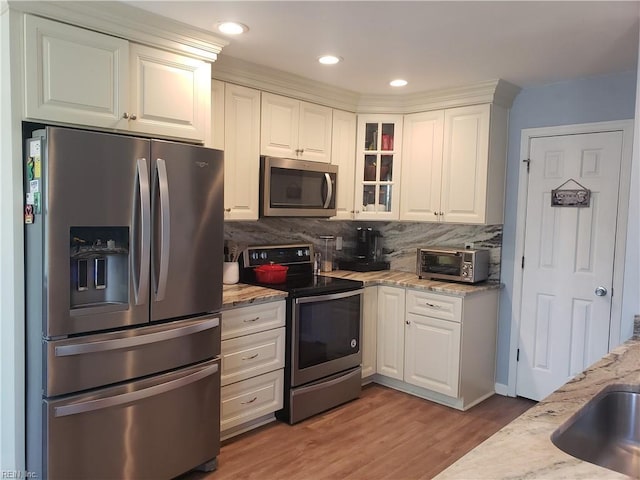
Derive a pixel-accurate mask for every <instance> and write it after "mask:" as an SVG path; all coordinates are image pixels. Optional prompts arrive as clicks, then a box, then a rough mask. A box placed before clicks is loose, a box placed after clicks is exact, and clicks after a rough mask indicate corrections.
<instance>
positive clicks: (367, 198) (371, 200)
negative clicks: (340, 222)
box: [362, 185, 376, 211]
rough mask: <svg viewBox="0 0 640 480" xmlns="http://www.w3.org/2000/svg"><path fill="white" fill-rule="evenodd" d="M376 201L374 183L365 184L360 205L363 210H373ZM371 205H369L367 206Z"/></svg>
mask: <svg viewBox="0 0 640 480" xmlns="http://www.w3.org/2000/svg"><path fill="white" fill-rule="evenodd" d="M375 203H376V186H375V185H365V186H364V189H363V194H362V206H363V207H364V209H365V210H367V211H369V210H375V207H374V206H375ZM368 205H371V206H370V207H367V206H368Z"/></svg>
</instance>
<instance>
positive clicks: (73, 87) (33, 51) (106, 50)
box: [24, 15, 211, 141]
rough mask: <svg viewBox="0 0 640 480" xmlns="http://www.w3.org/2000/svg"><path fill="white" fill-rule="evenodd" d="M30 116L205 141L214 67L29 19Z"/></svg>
mask: <svg viewBox="0 0 640 480" xmlns="http://www.w3.org/2000/svg"><path fill="white" fill-rule="evenodd" d="M24 22H25V23H24V28H25V50H24V62H25V112H24V113H25V117H26V118H27V119H30V120H44V121H52V122H60V123H70V124H77V125H83V126H93V127H99V128H108V129H119V130H126V131H132V132H139V133H145V134H151V135H162V136H170V137H176V138H184V139H190V140H197V141H204V139H205V138H206V133H207V132H206V127H207V125H208V122H209V119H208V116H209V112H210V110H209V109H210V102H211V93H210V88H211V87H210V85H211V83H210V82H211V66H210V64H209V63H207V62H204V61H201V60H196V59H192V58H189V57H186V56H183V55H178V54H174V53H169V52H165V51H163V50H158V49H155V48H151V47H146V46H142V45H137V44H132V43H129V42H127V41H126V40H122V39H120V38H116V37H111V36H108V35H103V34H100V33H96V32H93V31H90V30H85V29H82V28H78V27H74V26H71V25H67V24H62V23H59V22H54V21H51V20H47V19H44V18H40V17H35V16H32V15H25V16H24Z"/></svg>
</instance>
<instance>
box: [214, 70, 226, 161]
mask: <svg viewBox="0 0 640 480" xmlns="http://www.w3.org/2000/svg"><path fill="white" fill-rule="evenodd" d="M224 89H225V83H224V82H221V81H220V80H211V148H216V149H218V150H224ZM225 155H226V152H225Z"/></svg>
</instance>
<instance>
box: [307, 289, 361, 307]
mask: <svg viewBox="0 0 640 480" xmlns="http://www.w3.org/2000/svg"><path fill="white" fill-rule="evenodd" d="M363 292H364V288H360V289H358V290H349V291H348V292H341V293H330V294H328V295H317V296H314V297H300V298H296V299H295V301H296V305H298V304H301V303H312V302H324V301H326V300H339V299H341V298H347V297H354V296H356V295H361V294H362V293H363Z"/></svg>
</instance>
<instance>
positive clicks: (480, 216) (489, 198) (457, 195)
mask: <svg viewBox="0 0 640 480" xmlns="http://www.w3.org/2000/svg"><path fill="white" fill-rule="evenodd" d="M404 132H405V133H404V139H403V170H402V198H401V212H400V219H401V220H413V221H440V222H452V223H479V224H496V223H502V221H503V210H504V188H505V187H504V181H505V174H506V144H507V142H506V135H507V111H506V109H504V108H502V107H499V106H497V105H490V104H484V105H474V106H470V107H458V108H451V109H447V110H439V111H434V112H425V113H417V114H411V115H406V116H405V129H404Z"/></svg>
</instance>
